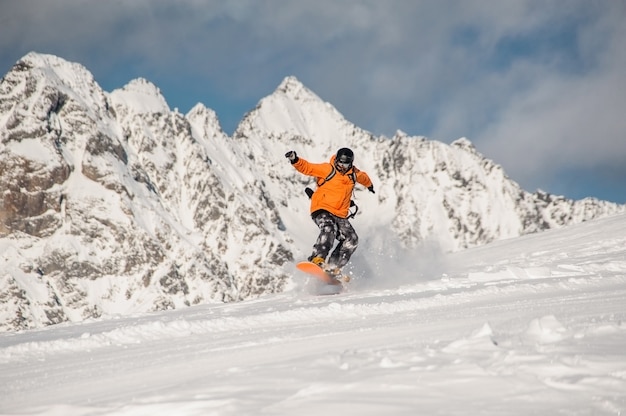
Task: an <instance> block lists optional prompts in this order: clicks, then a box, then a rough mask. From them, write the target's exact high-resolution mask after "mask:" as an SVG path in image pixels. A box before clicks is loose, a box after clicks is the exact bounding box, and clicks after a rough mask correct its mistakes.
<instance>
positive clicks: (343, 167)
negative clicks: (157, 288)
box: [335, 161, 352, 171]
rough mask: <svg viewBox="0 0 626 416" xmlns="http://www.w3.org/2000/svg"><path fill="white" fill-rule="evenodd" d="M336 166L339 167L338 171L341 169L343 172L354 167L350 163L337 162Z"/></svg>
mask: <svg viewBox="0 0 626 416" xmlns="http://www.w3.org/2000/svg"><path fill="white" fill-rule="evenodd" d="M335 166H337V169H341V170H344V171H346V170H348V169H350V168H351V167H352V163H350V162H339V161H337V162H335Z"/></svg>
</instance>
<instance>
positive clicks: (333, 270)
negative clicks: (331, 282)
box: [324, 265, 350, 283]
mask: <svg viewBox="0 0 626 416" xmlns="http://www.w3.org/2000/svg"><path fill="white" fill-rule="evenodd" d="M324 271H325V272H326V273H328V275H329V276H331V277H332V278H334V279H335V280H337V281H338V282H343V283H348V282H349V281H350V276H348V275H346V274H343V273H341V269H340V268H339V267H335V266H332V265H327V267H325V268H324Z"/></svg>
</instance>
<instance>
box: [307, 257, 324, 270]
mask: <svg viewBox="0 0 626 416" xmlns="http://www.w3.org/2000/svg"><path fill="white" fill-rule="evenodd" d="M309 261H310V262H311V263H315V264H317V265H318V266H320V267H321V268H322V269H323V268H324V265H325V264H326V261H325V260H324V259H323V258H322V257H313V256H311V257H309Z"/></svg>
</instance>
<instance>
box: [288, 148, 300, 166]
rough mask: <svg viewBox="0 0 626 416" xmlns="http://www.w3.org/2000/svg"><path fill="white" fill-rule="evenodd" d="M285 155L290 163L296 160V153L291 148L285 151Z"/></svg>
mask: <svg viewBox="0 0 626 416" xmlns="http://www.w3.org/2000/svg"><path fill="white" fill-rule="evenodd" d="M285 157H286V158H287V159H289V161H290V162H291V164H292V165H293V164H294V163H296V162H297V161H298V155H297V154H296V152H294V151H293V150H290V151H288V152H287V153H285Z"/></svg>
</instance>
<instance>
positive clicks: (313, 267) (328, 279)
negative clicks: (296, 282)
mask: <svg viewBox="0 0 626 416" xmlns="http://www.w3.org/2000/svg"><path fill="white" fill-rule="evenodd" d="M296 267H297V268H298V269H299V270H301V271H303V272H304V273H306V274H309V275H311V276H313V277H315V278H316V279H318V280H320V281H322V282H324V283H326V284H327V285H333V286H336V285H341V282H340V281H339V280H337V279H335V278H334V277H332V276H330V275H329V274H328V273H326V272H325V271H324V269H322V268H321V267H320V266H318V265H317V264H315V263H311V262H310V261H301V262H300V263H298V264H296Z"/></svg>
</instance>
